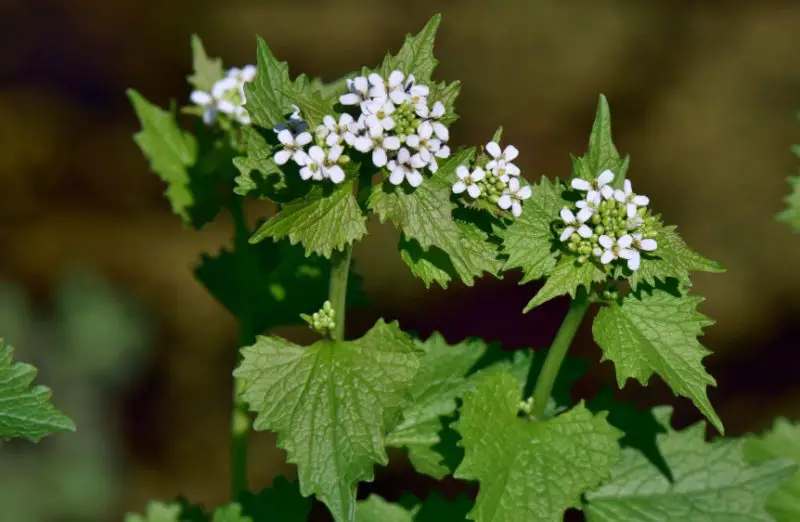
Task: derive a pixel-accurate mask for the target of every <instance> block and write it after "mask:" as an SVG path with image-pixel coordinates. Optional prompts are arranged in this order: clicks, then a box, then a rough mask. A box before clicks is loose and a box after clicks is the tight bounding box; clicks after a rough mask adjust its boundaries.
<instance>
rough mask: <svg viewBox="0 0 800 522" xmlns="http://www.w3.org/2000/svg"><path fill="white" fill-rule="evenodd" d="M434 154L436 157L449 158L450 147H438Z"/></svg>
mask: <svg viewBox="0 0 800 522" xmlns="http://www.w3.org/2000/svg"><path fill="white" fill-rule="evenodd" d="M435 156H436V157H437V158H442V159H444V158H449V157H450V147H448V146H447V145H444V146H443V147H442V148H440V149H439V150H438V151H436V154H435Z"/></svg>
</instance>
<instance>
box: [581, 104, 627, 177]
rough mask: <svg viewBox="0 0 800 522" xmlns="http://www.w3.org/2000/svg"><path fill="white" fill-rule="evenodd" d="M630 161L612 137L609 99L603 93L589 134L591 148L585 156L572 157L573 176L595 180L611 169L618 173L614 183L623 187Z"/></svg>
mask: <svg viewBox="0 0 800 522" xmlns="http://www.w3.org/2000/svg"><path fill="white" fill-rule="evenodd" d="M628 161H629V158H628V157H625V159H622V158H620V155H619V152H617V147H616V146H615V145H614V140H613V138H612V137H611V111H610V110H609V108H608V100H606V97H605V96H603V95H602V94H601V95H600V100H599V102H598V104H597V113H596V114H595V118H594V124H593V125H592V133H591V135H590V136H589V150H588V151H587V153H586V155H584V156H583V157H580V158H576V157H574V156H573V157H572V177H573V178H582V179H587V180H593V179H595V178H596V177H597V176H598V175H599V174H600V173H601V172H603V171H604V170H606V169H609V170H611V171H613V172H614V174H616V176H615V177H614V182H613V185H614V186H617V187H622V182H623V181H624V179H625V173H626V171H627V170H628Z"/></svg>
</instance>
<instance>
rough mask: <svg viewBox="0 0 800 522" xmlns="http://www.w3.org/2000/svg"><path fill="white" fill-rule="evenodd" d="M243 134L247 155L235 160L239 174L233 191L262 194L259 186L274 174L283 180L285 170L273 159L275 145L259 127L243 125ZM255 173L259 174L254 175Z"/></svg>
mask: <svg viewBox="0 0 800 522" xmlns="http://www.w3.org/2000/svg"><path fill="white" fill-rule="evenodd" d="M242 136H243V138H244V143H245V149H246V151H247V155H246V156H239V157H236V158H234V160H233V164H234V165H235V166H236V168H237V169H238V170H239V175H238V176H237V177H236V178H235V180H234V181H235V182H236V187H235V188H234V189H233V191H234V192H235V193H236V194H239V195H240V196H246V195H248V194H250V193H251V192H256V193H257V194H258V195H259V196H261V195H262V193H261V191H259V188H260V187H262V186H264V185H265V184H266V183H267V180H268V179H269V178H270V177H272V176H274V177H276V178H278V179H279V180H280V181H283V172H282V171H281V169H280V168H279V167H278V165H277V164H276V163H275V161H274V160H273V156H274V151H275V147H274V146H272V145H271V144H269V143H267V141H266V140H265V139H264V136H263V135H262V134H261V133H260V132H259V130H258V128H257V127H253V126H247V127H243V128H242ZM253 173H255V174H257V176H255V177H254V175H253Z"/></svg>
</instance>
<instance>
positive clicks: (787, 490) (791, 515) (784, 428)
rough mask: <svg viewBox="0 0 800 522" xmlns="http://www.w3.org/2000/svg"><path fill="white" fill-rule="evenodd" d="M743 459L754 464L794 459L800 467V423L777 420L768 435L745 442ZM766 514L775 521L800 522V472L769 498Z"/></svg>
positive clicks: (795, 473) (751, 438) (796, 472)
mask: <svg viewBox="0 0 800 522" xmlns="http://www.w3.org/2000/svg"><path fill="white" fill-rule="evenodd" d="M744 458H745V460H746V461H747V462H748V463H750V464H754V465H756V464H761V463H763V462H769V461H772V460H774V459H791V460H792V461H794V463H795V464H796V465H798V466H800V422H795V423H792V422H790V421H789V420H788V419H776V420H775V424H774V425H773V426H772V429H771V430H770V431H769V432H767V433H765V434H764V435H762V436H761V437H748V438H747V439H745V443H744ZM767 511H769V513H770V515H772V516H773V517H775V520H776V522H795V521H797V520H800V471H795V472H794V474H793V475H792V476H791V478H790V479H788V480H787V481H786V482H784V483H783V484H781V486H780V487H779V488H778V489H777V490H775V492H774V493H772V494H771V495H770V496H769V498H768V499H767Z"/></svg>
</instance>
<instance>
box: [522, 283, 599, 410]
mask: <svg viewBox="0 0 800 522" xmlns="http://www.w3.org/2000/svg"><path fill="white" fill-rule="evenodd" d="M589 304H590V303H589V300H588V299H587V298H586V297H577V298H575V299H573V300H572V301H571V302H570V305H569V311H568V312H567V316H566V317H564V322H562V323H561V327H560V328H559V329H558V333H556V338H555V339H554V340H553V345H552V346H550V350H549V351H548V352H547V358H546V359H545V361H544V366H542V371H541V372H540V373H539V378H538V379H537V380H536V387H535V388H534V390H533V412H532V413H533V416H534V417H536V418H542V417H543V415H544V412H545V410H546V408H547V401H548V400H549V399H550V395H551V394H552V392H553V385H554V384H555V382H556V378H557V377H558V370H559V369H560V368H561V363H562V362H564V357H565V356H566V355H567V350H569V345H570V344H572V339H573V338H574V337H575V332H577V331H578V326H580V324H581V321H582V320H583V316H584V315H586V310H588V309H589Z"/></svg>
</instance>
